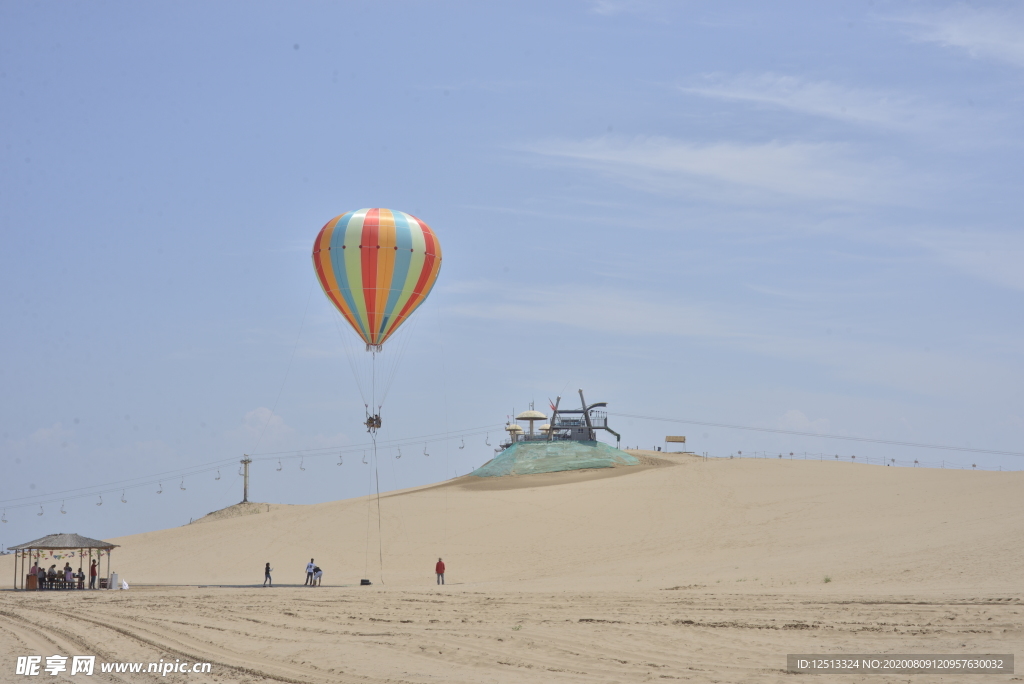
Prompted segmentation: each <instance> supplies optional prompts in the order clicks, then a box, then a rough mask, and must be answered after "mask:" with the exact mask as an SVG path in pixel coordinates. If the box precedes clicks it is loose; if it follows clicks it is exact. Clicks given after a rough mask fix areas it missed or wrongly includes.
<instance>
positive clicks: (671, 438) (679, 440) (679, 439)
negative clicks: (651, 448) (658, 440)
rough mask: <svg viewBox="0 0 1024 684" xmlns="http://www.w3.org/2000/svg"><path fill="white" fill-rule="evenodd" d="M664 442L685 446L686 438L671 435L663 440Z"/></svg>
mask: <svg viewBox="0 0 1024 684" xmlns="http://www.w3.org/2000/svg"><path fill="white" fill-rule="evenodd" d="M665 441H666V442H680V443H682V444H686V437H683V436H674V437H673V436H672V435H669V436H668V437H666V438H665Z"/></svg>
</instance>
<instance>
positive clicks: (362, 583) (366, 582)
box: [359, 579, 373, 587]
mask: <svg viewBox="0 0 1024 684" xmlns="http://www.w3.org/2000/svg"><path fill="white" fill-rule="evenodd" d="M371 584H373V583H372V582H371V581H370V580H367V579H364V580H359V586H361V587H368V586H370V585H371Z"/></svg>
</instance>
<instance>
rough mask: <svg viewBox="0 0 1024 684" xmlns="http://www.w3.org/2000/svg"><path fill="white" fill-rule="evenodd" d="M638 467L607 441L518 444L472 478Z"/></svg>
mask: <svg viewBox="0 0 1024 684" xmlns="http://www.w3.org/2000/svg"><path fill="white" fill-rule="evenodd" d="M639 464H640V461H638V460H637V459H636V457H635V456H631V455H629V454H627V453H626V452H625V451H621V450H619V449H616V448H615V447H610V446H608V445H607V444H605V443H604V442H519V443H518V444H513V445H512V446H510V447H509V448H508V449H505V450H504V451H502V452H501V453H500V454H498V455H497V456H495V457H494V458H493V459H492V460H491V461H489V462H488V463H486V464H485V465H482V466H480V467H479V468H477V469H476V470H474V471H473V472H471V473H470V475H476V476H477V477H502V476H504V475H530V474H533V473H557V472H560V471H562V470H582V469H584V468H613V467H615V466H627V465H639Z"/></svg>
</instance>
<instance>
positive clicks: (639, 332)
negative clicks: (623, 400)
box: [451, 283, 729, 337]
mask: <svg viewBox="0 0 1024 684" xmlns="http://www.w3.org/2000/svg"><path fill="white" fill-rule="evenodd" d="M458 290H461V291H463V292H465V293H467V294H470V293H474V294H477V295H479V294H481V293H484V292H488V293H489V294H488V296H487V297H483V298H480V299H479V300H477V301H474V302H466V303H463V304H456V305H455V306H453V307H452V309H451V310H452V312H453V313H454V314H456V315H462V316H468V317H471V318H482V319H487V320H497V321H521V322H530V323H544V324H561V325H567V326H570V327H575V328H582V329H584V330H591V331H595V332H603V333H613V334H621V335H628V336H652V335H665V334H667V335H679V336H702V337H706V336H715V337H721V336H727V335H728V334H729V333H728V331H727V329H726V328H725V327H724V326H723V324H722V323H721V322H720V321H718V320H716V317H715V316H713V315H712V314H709V313H708V312H707V311H705V310H703V309H701V308H699V307H693V306H683V305H680V304H676V303H667V302H663V301H662V302H659V301H656V300H655V299H652V298H651V297H649V296H647V295H645V294H640V293H637V295H638V296H636V297H628V296H624V295H623V294H622V293H621V292H619V291H614V290H598V289H595V288H579V289H578V290H574V289H573V288H562V289H560V290H559V296H558V297H557V298H552V296H551V292H550V291H547V290H526V289H520V290H518V291H517V292H516V293H514V294H508V293H507V292H506V291H505V290H504V289H502V288H499V287H497V286H493V285H490V284H488V283H474V284H473V285H472V286H471V287H467V288H466V289H463V288H462V287H459V288H458ZM568 301H571V302H572V305H571V306H566V304H565V303H566V302H568Z"/></svg>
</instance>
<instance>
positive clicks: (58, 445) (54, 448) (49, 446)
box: [4, 423, 78, 458]
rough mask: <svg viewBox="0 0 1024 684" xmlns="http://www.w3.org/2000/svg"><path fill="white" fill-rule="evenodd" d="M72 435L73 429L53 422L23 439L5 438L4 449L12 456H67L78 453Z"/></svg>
mask: <svg viewBox="0 0 1024 684" xmlns="http://www.w3.org/2000/svg"><path fill="white" fill-rule="evenodd" d="M74 437H75V431H74V430H68V429H67V428H65V427H64V426H63V425H62V424H61V423H54V424H53V425H51V426H50V427H46V428H39V429H38V430H36V431H35V432H33V433H32V434H30V435H29V436H28V437H26V438H24V439H17V440H7V441H6V443H5V444H4V451H5V452H6V454H7V455H8V456H9V457H14V458H33V457H39V458H53V457H61V458H63V457H69V456H73V455H75V454H77V453H78V445H77V444H76V443H75V441H74Z"/></svg>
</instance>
